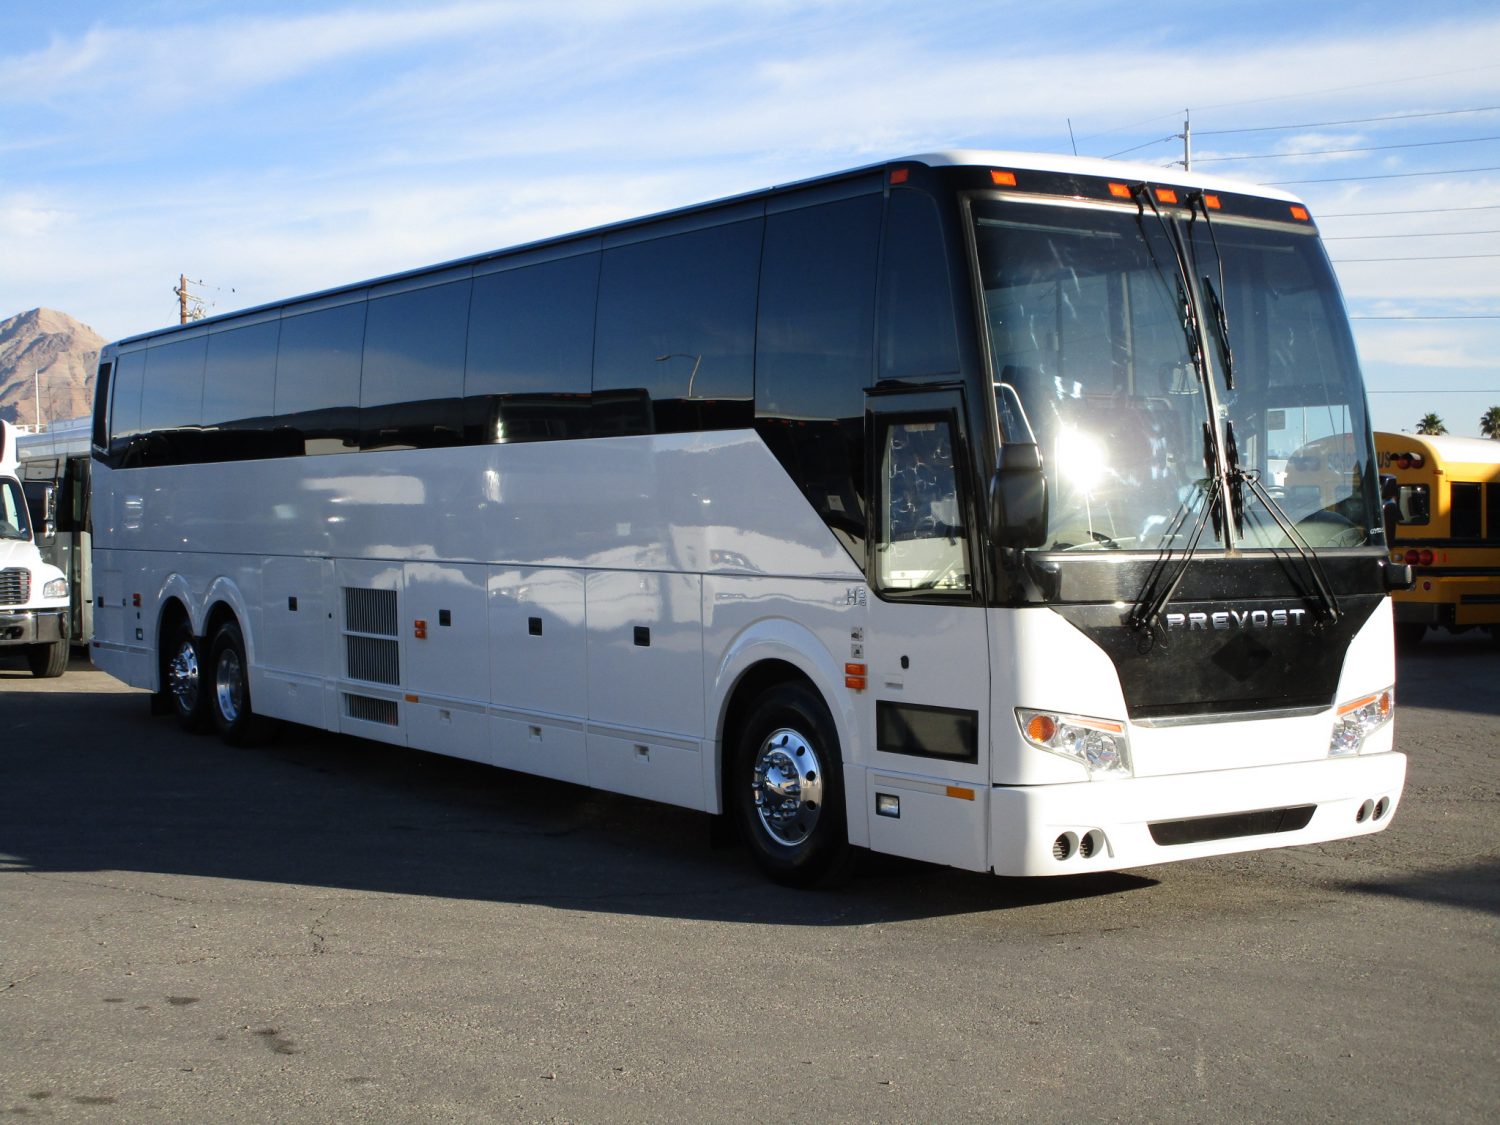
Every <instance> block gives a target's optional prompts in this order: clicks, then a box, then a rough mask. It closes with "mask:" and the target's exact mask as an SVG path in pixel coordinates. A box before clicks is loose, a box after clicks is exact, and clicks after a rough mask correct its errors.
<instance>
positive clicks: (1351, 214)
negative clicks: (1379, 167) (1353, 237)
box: [1318, 203, 1500, 241]
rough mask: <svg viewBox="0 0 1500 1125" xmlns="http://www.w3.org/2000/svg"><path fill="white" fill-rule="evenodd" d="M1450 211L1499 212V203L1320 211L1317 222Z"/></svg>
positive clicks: (1434, 213)
mask: <svg viewBox="0 0 1500 1125" xmlns="http://www.w3.org/2000/svg"><path fill="white" fill-rule="evenodd" d="M1450 211H1500V203H1480V204H1478V205H1476V206H1473V207H1417V208H1414V209H1413V210H1410V211H1320V212H1319V213H1318V220H1319V221H1320V222H1321V221H1322V220H1324V219H1364V218H1375V217H1377V216H1380V215H1446V214H1447V213H1448V212H1450ZM1324 241H1327V240H1326V239H1325V240H1324Z"/></svg>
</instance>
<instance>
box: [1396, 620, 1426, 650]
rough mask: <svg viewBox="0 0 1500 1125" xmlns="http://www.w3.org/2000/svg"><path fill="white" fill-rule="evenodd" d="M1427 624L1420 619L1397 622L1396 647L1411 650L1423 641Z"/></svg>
mask: <svg viewBox="0 0 1500 1125" xmlns="http://www.w3.org/2000/svg"><path fill="white" fill-rule="evenodd" d="M1426 632H1427V626H1426V625H1423V624H1422V623H1421V622H1420V621H1398V622H1396V647H1397V648H1398V649H1400V650H1401V651H1402V652H1411V651H1412V650H1413V649H1415V648H1417V647H1419V646H1420V645H1421V643H1422V637H1423V635H1424V634H1426Z"/></svg>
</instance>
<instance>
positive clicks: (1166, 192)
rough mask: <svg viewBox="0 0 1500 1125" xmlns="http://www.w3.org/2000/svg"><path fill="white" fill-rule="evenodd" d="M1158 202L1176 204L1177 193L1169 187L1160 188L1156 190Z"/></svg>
mask: <svg viewBox="0 0 1500 1125" xmlns="http://www.w3.org/2000/svg"><path fill="white" fill-rule="evenodd" d="M1156 202H1158V203H1176V202H1177V193H1176V192H1175V191H1173V190H1172V189H1171V188H1169V187H1159V188H1157V189H1156Z"/></svg>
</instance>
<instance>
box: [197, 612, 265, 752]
mask: <svg viewBox="0 0 1500 1125" xmlns="http://www.w3.org/2000/svg"><path fill="white" fill-rule="evenodd" d="M208 666H209V669H210V670H211V673H212V679H211V681H210V688H211V690H210V694H209V713H210V714H211V715H212V716H213V722H214V727H215V728H216V729H217V730H218V732H219V737H220V738H222V739H223V740H224V741H225V742H227V743H229V744H230V745H231V746H244V745H247V744H249V743H251V742H254V741H256V740H257V739H258V738H260V737H261V735H262V733H263V732H264V726H265V723H264V720H262V719H261V717H260V716H259V715H257V714H256V713H255V712H254V711H253V710H252V709H251V706H250V670H249V665H248V664H247V663H246V661H245V638H244V637H243V636H242V635H241V633H240V627H239V625H237V624H236V623H235V622H233V621H226V622H225V623H224V624H223V625H220V626H219V631H218V632H217V633H215V634H214V642H213V645H212V646H211V647H210V648H209V656H208Z"/></svg>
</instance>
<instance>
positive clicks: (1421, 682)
mask: <svg viewBox="0 0 1500 1125" xmlns="http://www.w3.org/2000/svg"><path fill="white" fill-rule="evenodd" d="M1497 677H1500V644H1496V642H1495V641H1494V640H1492V639H1491V638H1490V636H1489V634H1487V633H1484V632H1481V631H1478V630H1474V631H1470V632H1468V633H1460V634H1459V635H1457V636H1452V635H1450V634H1447V633H1437V632H1434V631H1432V630H1429V631H1428V635H1427V637H1426V639H1425V640H1423V642H1422V643H1421V645H1419V646H1418V647H1416V648H1415V649H1411V650H1398V652H1397V657H1396V705H1397V708H1398V709H1399V708H1401V707H1431V708H1438V709H1441V710H1446V711H1465V712H1468V713H1470V714H1478V715H1496V716H1500V693H1497V692H1496V691H1495V690H1494V684H1495V681H1496V679H1497Z"/></svg>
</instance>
